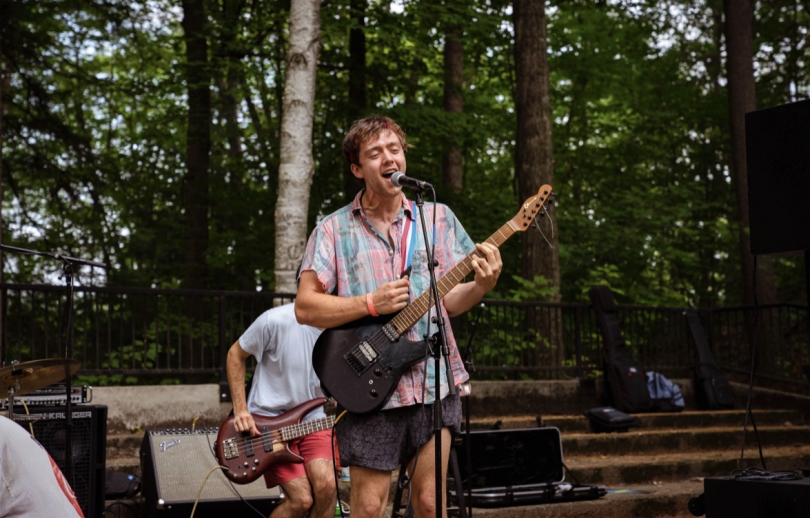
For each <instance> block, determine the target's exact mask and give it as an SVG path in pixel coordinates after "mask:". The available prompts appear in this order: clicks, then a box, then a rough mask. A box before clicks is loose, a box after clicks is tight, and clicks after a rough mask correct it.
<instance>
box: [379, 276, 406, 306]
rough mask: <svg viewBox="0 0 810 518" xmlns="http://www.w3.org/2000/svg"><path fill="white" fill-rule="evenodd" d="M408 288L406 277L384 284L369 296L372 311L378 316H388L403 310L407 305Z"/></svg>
mask: <svg viewBox="0 0 810 518" xmlns="http://www.w3.org/2000/svg"><path fill="white" fill-rule="evenodd" d="M410 287H411V283H410V282H409V281H408V277H407V276H405V277H403V278H401V279H398V280H396V281H391V282H386V283H385V284H383V285H382V286H380V287H379V288H377V289H376V290H375V291H374V293H372V294H371V300H372V301H373V302H374V309H375V310H376V311H377V313H378V314H380V315H388V314H390V313H395V312H397V311H399V310H401V309H403V308H404V307H405V306H407V305H408V298H409V293H410Z"/></svg>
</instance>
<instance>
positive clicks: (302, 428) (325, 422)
mask: <svg viewBox="0 0 810 518" xmlns="http://www.w3.org/2000/svg"><path fill="white" fill-rule="evenodd" d="M334 417H335V416H327V417H322V418H320V419H313V420H311V421H305V422H303V423H297V424H294V425H290V426H283V427H281V428H279V429H278V430H268V431H267V432H266V434H265V433H264V432H263V433H261V434H260V435H251V436H250V437H236V439H237V441H236V452H237V453H238V454H239V455H242V453H243V452H246V451H247V449H248V448H247V443H248V442H250V446H251V448H253V447H254V446H256V441H261V444H259V446H261V445H262V444H263V443H264V441H265V439H270V444H275V443H276V439H275V438H274V437H273V435H274V434H277V435H279V436H280V438H281V440H280V441H279V442H286V441H284V433H285V432H290V431H292V432H297V433H299V436H300V435H306V434H309V433H314V432H320V431H323V430H329V429H330V428H332V426H334ZM312 425H317V426H315V428H314V429H312V430H311V431H306V430H308V429H310V428H312ZM301 432H306V433H301ZM243 444H244V448H243Z"/></svg>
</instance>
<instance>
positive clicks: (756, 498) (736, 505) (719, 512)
mask: <svg viewBox="0 0 810 518" xmlns="http://www.w3.org/2000/svg"><path fill="white" fill-rule="evenodd" d="M703 489H704V491H703V496H704V500H705V506H706V518H807V517H808V516H810V478H807V477H805V478H803V479H800V480H785V481H777V480H737V479H735V478H734V477H713V478H708V477H707V478H705V479H703Z"/></svg>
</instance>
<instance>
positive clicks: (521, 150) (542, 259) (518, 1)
mask: <svg viewBox="0 0 810 518" xmlns="http://www.w3.org/2000/svg"><path fill="white" fill-rule="evenodd" d="M514 23H515V76H516V80H517V83H516V87H517V92H516V96H515V109H516V111H517V138H516V146H515V174H516V176H517V178H518V186H519V189H520V201H523V200H525V199H526V198H529V197H530V196H533V195H535V194H537V191H538V189H539V188H540V186H541V185H543V184H549V185H552V186H553V182H554V170H553V165H552V159H551V82H550V80H549V71H548V58H547V56H546V14H545V4H544V3H543V2H535V1H533V0H515V2H514ZM540 222H541V225H540V228H541V229H543V233H544V234H545V235H546V238H547V239H548V240H549V241H550V242H551V245H552V246H553V248H550V247H549V245H548V244H547V243H546V240H545V239H543V236H542V235H541V234H540V232H537V231H536V230H533V231H528V232H525V233H524V236H523V276H524V277H525V278H527V279H533V278H534V276H536V275H542V276H543V277H545V278H546V279H548V280H549V281H551V283H552V285H553V286H557V287H559V285H560V260H559V254H558V251H557V232H554V236H552V235H551V232H550V225H549V224H548V221H547V220H546V221H543V220H541V221H540ZM529 230H531V229H529ZM554 300H555V301H558V300H559V294H558V295H556V296H555V297H554Z"/></svg>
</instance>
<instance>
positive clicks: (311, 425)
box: [279, 415, 335, 442]
mask: <svg viewBox="0 0 810 518" xmlns="http://www.w3.org/2000/svg"><path fill="white" fill-rule="evenodd" d="M334 424H335V416H333V415H330V416H326V417H321V418H320V419H313V420H311V421H304V422H303V423H298V424H294V425H290V426H285V427H283V428H280V429H279V432H281V440H282V441H284V442H287V441H292V440H293V439H298V438H299V437H303V436H305V435H307V434H311V433H315V432H320V431H321V430H329V429H331V428H332V426H334Z"/></svg>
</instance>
